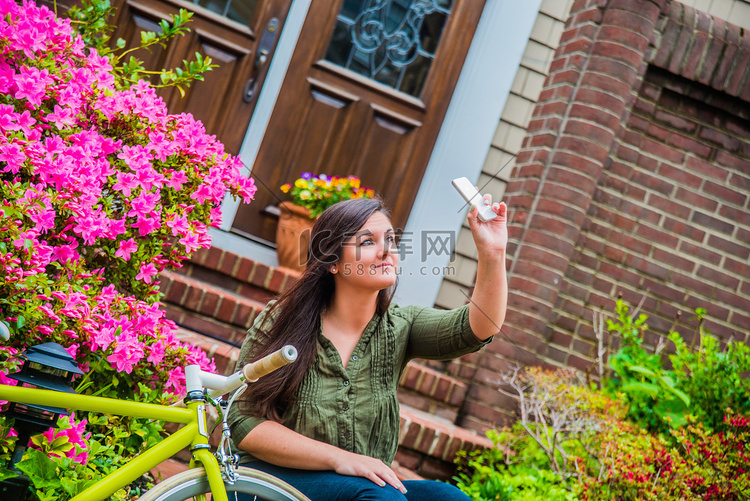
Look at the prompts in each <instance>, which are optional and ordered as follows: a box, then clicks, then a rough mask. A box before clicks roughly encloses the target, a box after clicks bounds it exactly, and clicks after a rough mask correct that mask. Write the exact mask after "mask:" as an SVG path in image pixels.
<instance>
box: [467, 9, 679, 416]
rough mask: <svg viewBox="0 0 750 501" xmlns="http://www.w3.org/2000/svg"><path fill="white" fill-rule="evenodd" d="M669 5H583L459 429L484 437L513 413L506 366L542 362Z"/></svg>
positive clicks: (522, 159) (517, 184)
mask: <svg viewBox="0 0 750 501" xmlns="http://www.w3.org/2000/svg"><path fill="white" fill-rule="evenodd" d="M668 8H669V0H610V1H606V0H577V1H576V2H575V4H574V5H573V8H572V9H571V15H570V18H569V19H568V21H567V23H566V29H565V31H564V33H563V35H562V38H561V41H560V46H559V47H558V49H557V51H556V53H555V58H554V60H553V61H552V64H551V66H550V72H549V76H548V77H547V80H546V82H545V86H544V90H543V91H542V93H541V94H540V96H539V101H538V103H537V105H536V107H535V109H534V113H533V115H532V119H531V122H530V123H529V127H528V129H527V135H526V138H525V140H524V144H523V149H522V150H521V152H520V153H519V155H518V158H517V163H516V167H515V169H514V172H513V174H512V175H511V182H510V184H509V185H508V188H507V191H506V201H507V202H508V206H509V211H510V214H511V222H510V227H509V229H510V238H511V247H510V249H509V257H510V262H511V264H510V270H509V271H510V277H509V280H510V302H509V311H508V315H507V319H506V322H505V325H504V327H503V333H502V334H500V335H498V336H496V338H495V340H494V341H493V343H492V344H491V345H490V346H488V347H487V348H486V349H485V350H484V351H483V354H482V357H481V359H480V362H479V368H478V370H477V371H476V373H475V376H474V380H473V382H472V385H471V387H470V390H469V395H468V398H467V400H466V402H465V404H464V408H463V411H464V412H463V415H464V417H463V418H462V420H461V424H462V425H463V426H465V427H469V428H474V429H483V428H486V427H487V426H491V425H493V424H494V423H496V422H500V421H502V420H503V419H504V417H505V416H507V415H508V414H509V413H512V409H510V408H508V406H509V402H507V401H506V400H504V399H503V398H502V396H501V395H500V394H499V393H498V392H497V391H496V389H495V388H496V387H497V386H496V384H497V383H496V382H495V380H496V373H497V372H498V371H500V370H504V369H505V368H507V366H508V361H513V362H518V363H521V364H523V365H539V364H542V360H541V358H540V353H541V352H543V350H544V347H545V345H546V343H547V342H548V340H549V336H550V335H551V328H550V327H549V324H550V323H551V322H552V321H554V315H555V305H556V301H557V297H558V291H559V289H560V288H561V287H563V286H564V277H565V274H566V269H567V267H568V263H569V261H570V259H571V256H572V255H573V252H574V249H575V245H576V242H577V240H578V236H579V234H580V232H581V228H582V225H583V224H584V220H585V218H586V213H587V211H588V208H589V205H590V203H591V200H592V197H593V195H594V192H595V190H596V187H597V183H598V181H599V177H600V175H601V173H602V169H604V168H605V164H606V162H607V159H608V156H609V154H610V152H611V151H612V150H613V148H616V143H615V138H616V136H617V134H618V131H619V129H620V123H621V122H623V121H626V120H627V117H628V115H629V110H630V108H631V106H632V104H633V101H634V99H635V96H636V94H637V90H638V88H639V87H640V84H641V82H642V79H643V75H644V74H645V71H646V68H647V66H648V65H647V61H648V60H649V57H650V51H652V49H653V47H654V46H655V45H656V43H657V38H658V37H657V29H656V28H657V22H658V21H659V19H660V16H661V14H662V13H664V12H666V11H667V9H668Z"/></svg>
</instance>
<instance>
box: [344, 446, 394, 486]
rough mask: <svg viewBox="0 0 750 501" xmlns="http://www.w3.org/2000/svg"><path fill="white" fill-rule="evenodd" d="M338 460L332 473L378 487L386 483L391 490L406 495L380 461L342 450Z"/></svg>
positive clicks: (385, 465)
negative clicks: (393, 489) (367, 482)
mask: <svg viewBox="0 0 750 501" xmlns="http://www.w3.org/2000/svg"><path fill="white" fill-rule="evenodd" d="M341 452H342V454H340V455H339V458H338V460H337V461H336V463H335V464H334V465H333V466H334V471H335V472H336V473H338V474H339V475H348V476H350V477H363V478H366V479H368V480H371V481H373V482H375V483H376V484H377V485H379V486H380V487H385V484H386V483H388V484H390V485H391V486H393V488H395V489H398V490H399V491H401V492H403V493H404V494H406V489H405V488H404V485H403V484H402V483H401V481H400V480H399V479H398V477H397V476H396V473H395V472H394V471H393V470H392V469H391V468H390V467H389V466H388V465H387V464H385V463H384V462H382V461H381V460H380V459H375V458H371V457H369V456H363V455H362V454H355V453H353V452H347V451H344V450H342V451H341Z"/></svg>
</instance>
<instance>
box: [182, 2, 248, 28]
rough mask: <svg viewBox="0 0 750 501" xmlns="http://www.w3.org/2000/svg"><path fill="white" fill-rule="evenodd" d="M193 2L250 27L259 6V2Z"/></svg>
mask: <svg viewBox="0 0 750 501" xmlns="http://www.w3.org/2000/svg"><path fill="white" fill-rule="evenodd" d="M192 2H193V3H194V4H195V5H200V6H201V7H203V8H204V9H208V10H210V11H211V12H215V13H217V14H219V15H220V16H224V17H226V18H229V19H231V20H232V21H237V22H238V23H241V24H244V25H245V26H249V25H250V20H251V19H252V17H253V12H255V6H256V5H257V4H258V0H192Z"/></svg>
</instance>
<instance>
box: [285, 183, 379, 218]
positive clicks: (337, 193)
mask: <svg viewBox="0 0 750 501" xmlns="http://www.w3.org/2000/svg"><path fill="white" fill-rule="evenodd" d="M281 191H282V192H283V193H288V194H289V195H290V196H291V197H292V203H294V204H295V205H299V206H302V207H305V208H307V209H308V210H309V211H310V219H315V218H316V217H318V216H319V215H320V214H321V213H322V212H323V211H324V210H326V209H327V208H328V207H330V206H331V205H333V204H335V203H338V202H341V201H343V200H349V199H352V198H372V197H373V196H374V195H375V191H374V190H372V189H371V188H366V187H364V186H361V181H360V179H359V178H358V177H356V176H347V177H339V176H327V175H326V174H320V175H317V176H313V175H312V174H310V173H309V172H303V173H302V176H301V177H300V178H299V179H297V180H296V181H294V183H291V184H283V185H281Z"/></svg>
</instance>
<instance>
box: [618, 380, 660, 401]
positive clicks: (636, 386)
mask: <svg viewBox="0 0 750 501" xmlns="http://www.w3.org/2000/svg"><path fill="white" fill-rule="evenodd" d="M621 389H622V391H624V392H626V393H645V394H647V395H648V396H650V397H651V398H656V396H657V395H658V394H659V387H658V386H656V385H655V384H651V383H641V382H635V383H629V384H626V385H623V387H622V388H621Z"/></svg>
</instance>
